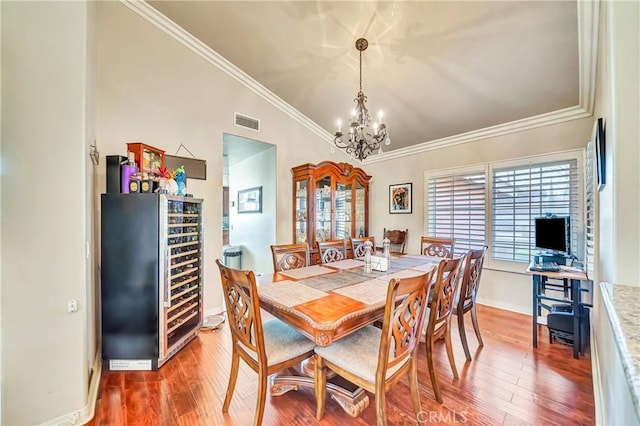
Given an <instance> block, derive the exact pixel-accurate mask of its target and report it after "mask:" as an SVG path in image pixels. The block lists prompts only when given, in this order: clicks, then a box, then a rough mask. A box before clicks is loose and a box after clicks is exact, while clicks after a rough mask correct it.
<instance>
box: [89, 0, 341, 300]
mask: <svg viewBox="0 0 640 426" xmlns="http://www.w3.org/2000/svg"><path fill="white" fill-rule="evenodd" d="M98 12H99V13H98V33H97V50H98V58H97V60H98V67H97V69H98V77H97V105H98V116H97V125H98V130H97V132H98V143H99V145H100V148H101V152H102V154H103V155H107V154H124V153H125V150H126V143H127V142H132V141H143V142H145V143H147V144H149V145H152V146H155V147H158V148H161V149H164V150H166V151H167V152H168V153H170V154H173V153H175V151H176V150H177V148H178V147H179V146H180V143H183V144H184V145H185V146H187V147H188V148H189V150H190V151H191V152H193V153H194V154H195V155H196V156H197V157H198V158H201V159H204V160H206V161H207V180H206V181H202V180H194V179H192V180H189V183H188V185H189V192H190V193H193V194H194V196H195V197H198V198H204V200H205V204H204V216H205V220H204V227H205V240H204V246H205V248H204V253H205V256H206V259H205V268H204V295H205V297H204V299H205V312H209V311H212V310H215V309H219V308H221V307H222V298H221V291H220V279H219V272H218V270H217V268H216V267H215V263H214V260H215V259H217V258H222V230H221V226H220V224H221V223H222V186H223V182H222V166H223V163H222V142H223V135H224V134H225V133H229V134H235V135H237V136H240V137H245V138H248V139H258V140H262V141H268V142H269V143H272V144H274V145H276V146H277V147H278V149H277V172H276V178H275V180H276V184H277V190H276V191H274V193H275V194H276V197H277V198H276V201H275V216H276V218H277V223H276V238H275V239H276V242H279V243H280V242H282V243H289V242H292V241H293V234H292V225H291V220H292V218H291V215H292V209H293V207H292V195H291V188H292V185H291V168H292V167H294V166H297V165H299V164H303V163H308V162H319V161H324V160H333V161H345V158H346V157H345V156H344V155H343V154H342V153H336V154H334V155H332V154H331V153H330V145H329V144H327V143H326V142H324V141H323V140H322V139H320V137H318V136H317V135H316V134H314V133H312V132H311V131H309V130H308V129H307V128H306V127H304V126H302V125H301V124H300V123H298V122H297V121H294V120H292V119H291V118H290V117H289V116H288V115H286V114H284V113H283V112H282V111H281V110H279V109H277V108H275V107H274V106H273V105H272V104H270V103H269V102H267V101H265V100H264V99H263V98H262V97H259V96H257V95H256V94H255V93H254V92H252V91H250V90H248V89H247V88H246V87H245V86H244V85H242V84H241V83H239V82H238V81H236V80H235V79H233V78H231V77H229V76H228V75H227V74H226V73H224V72H223V71H221V70H220V69H219V68H217V67H216V66H214V65H212V64H211V63H210V62H207V61H206V60H204V59H203V58H202V57H200V56H198V55H197V54H195V53H194V52H193V51H192V50H190V49H187V48H186V47H185V46H184V45H183V44H181V43H180V42H178V41H177V40H175V39H174V38H172V37H170V36H169V35H167V34H166V33H163V32H162V31H161V30H160V29H158V28H157V27H155V26H154V25H152V24H151V23H149V22H147V21H145V20H144V19H143V18H141V17H140V16H138V15H137V14H135V13H134V12H132V11H131V10H129V9H128V8H127V7H126V6H124V5H122V4H120V3H113V2H100V3H99V4H98ZM234 112H240V113H243V114H246V115H248V116H250V117H255V118H257V119H259V120H260V121H261V132H260V133H255V132H253V131H250V130H245V129H242V128H240V127H236V126H234V124H233V113H234ZM301 144H303V145H304V149H300V146H301ZM98 179H99V183H98V189H99V191H101V192H103V191H104V189H105V181H104V169H103V168H100V170H99V176H98ZM231 196H232V197H233V196H234V195H233V194H231ZM232 199H233V198H232ZM263 255H264V257H265V259H268V261H269V262H270V261H271V257H270V256H271V255H270V252H269V251H267V252H265V253H264V254H263ZM269 270H271V266H270V267H269Z"/></svg>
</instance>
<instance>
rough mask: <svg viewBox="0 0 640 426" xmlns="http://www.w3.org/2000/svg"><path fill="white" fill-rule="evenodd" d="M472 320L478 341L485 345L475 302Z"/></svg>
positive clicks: (472, 308)
mask: <svg viewBox="0 0 640 426" xmlns="http://www.w3.org/2000/svg"><path fill="white" fill-rule="evenodd" d="M471 322H473V329H474V330H475V332H476V337H477V338H478V343H479V344H480V346H484V342H483V341H482V336H480V327H479V326H478V315H477V314H476V304H475V303H474V304H473V306H472V307H471Z"/></svg>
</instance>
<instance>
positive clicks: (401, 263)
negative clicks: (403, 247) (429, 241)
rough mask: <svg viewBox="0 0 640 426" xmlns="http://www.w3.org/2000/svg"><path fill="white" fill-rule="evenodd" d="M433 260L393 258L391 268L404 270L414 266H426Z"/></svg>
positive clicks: (424, 258)
mask: <svg viewBox="0 0 640 426" xmlns="http://www.w3.org/2000/svg"><path fill="white" fill-rule="evenodd" d="M430 261H431V260H430V258H429V257H427V256H402V257H394V258H391V266H393V267H400V268H402V269H407V268H411V267H412V266H418V265H424V264H425V263H429V262H430Z"/></svg>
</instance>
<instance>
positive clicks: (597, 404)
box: [589, 321, 605, 425]
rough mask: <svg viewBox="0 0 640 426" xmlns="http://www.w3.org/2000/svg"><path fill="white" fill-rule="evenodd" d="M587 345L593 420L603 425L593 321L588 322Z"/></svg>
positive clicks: (600, 384) (600, 378) (600, 382)
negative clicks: (589, 351) (591, 386)
mask: <svg viewBox="0 0 640 426" xmlns="http://www.w3.org/2000/svg"><path fill="white" fill-rule="evenodd" d="M589 332H590V333H591V336H590V339H589V346H590V350H591V376H592V382H593V403H594V408H595V420H596V424H597V425H603V424H605V422H604V417H605V416H604V412H603V410H604V401H603V400H602V376H601V375H600V360H599V359H598V345H597V342H596V333H595V330H594V328H593V321H592V322H590V324H589Z"/></svg>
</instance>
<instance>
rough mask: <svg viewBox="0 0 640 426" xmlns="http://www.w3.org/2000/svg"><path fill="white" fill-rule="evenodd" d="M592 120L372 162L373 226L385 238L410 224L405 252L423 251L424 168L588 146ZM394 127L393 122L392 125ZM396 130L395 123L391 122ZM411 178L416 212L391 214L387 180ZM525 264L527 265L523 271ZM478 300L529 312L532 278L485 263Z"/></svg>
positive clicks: (370, 167) (461, 164)
mask: <svg viewBox="0 0 640 426" xmlns="http://www.w3.org/2000/svg"><path fill="white" fill-rule="evenodd" d="M592 124H593V120H592V119H591V118H584V119H579V120H572V121H568V122H564V123H560V124H555V125H550V126H546V127H539V128H536V129H532V130H527V131H524V132H519V133H512V134H509V135H504V136H499V137H494V138H489V139H484V140H481V141H477V142H470V143H466V144H462V145H456V146H453V147H449V148H443V149H439V150H434V151H429V152H425V153H422V154H418V155H412V156H410V157H405V158H399V159H394V160H389V161H385V162H381V163H371V164H367V165H366V166H365V167H363V168H364V169H365V170H366V171H367V173H368V174H370V175H372V176H373V177H374V178H373V179H372V181H371V186H370V194H371V195H370V197H369V198H370V203H369V204H370V205H369V208H370V210H369V221H370V223H369V230H370V232H369V233H370V234H371V235H374V236H375V237H376V238H382V232H383V229H384V228H387V229H406V228H408V229H409V234H408V238H409V243H408V245H407V251H408V252H410V253H417V252H419V251H420V237H421V236H422V235H426V227H425V215H424V205H425V202H424V195H425V187H424V172H425V171H430V170H440V169H447V168H452V167H461V166H468V165H474V164H480V163H487V162H491V161H498V160H508V159H513V158H519V157H525V156H530V155H537V154H545V153H550V152H558V151H566V150H571V149H576V148H584V147H586V145H587V142H588V141H589V138H590V137H591V128H592ZM390 126H391V125H390ZM390 130H391V131H393V128H392V127H390ZM406 182H412V183H413V213H412V214H389V196H388V194H389V185H391V184H396V183H406ZM525 267H526V265H523V268H522V270H523V271H524V269H525ZM478 299H479V302H480V303H484V304H488V305H492V306H497V307H501V308H505V309H509V310H512V311H516V312H522V313H527V314H531V306H532V292H531V277H530V276H528V275H525V274H524V273H523V274H514V273H511V272H502V271H497V270H495V271H491V270H489V269H487V268H485V271H484V272H483V275H482V283H481V286H480V290H479V292H478Z"/></svg>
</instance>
